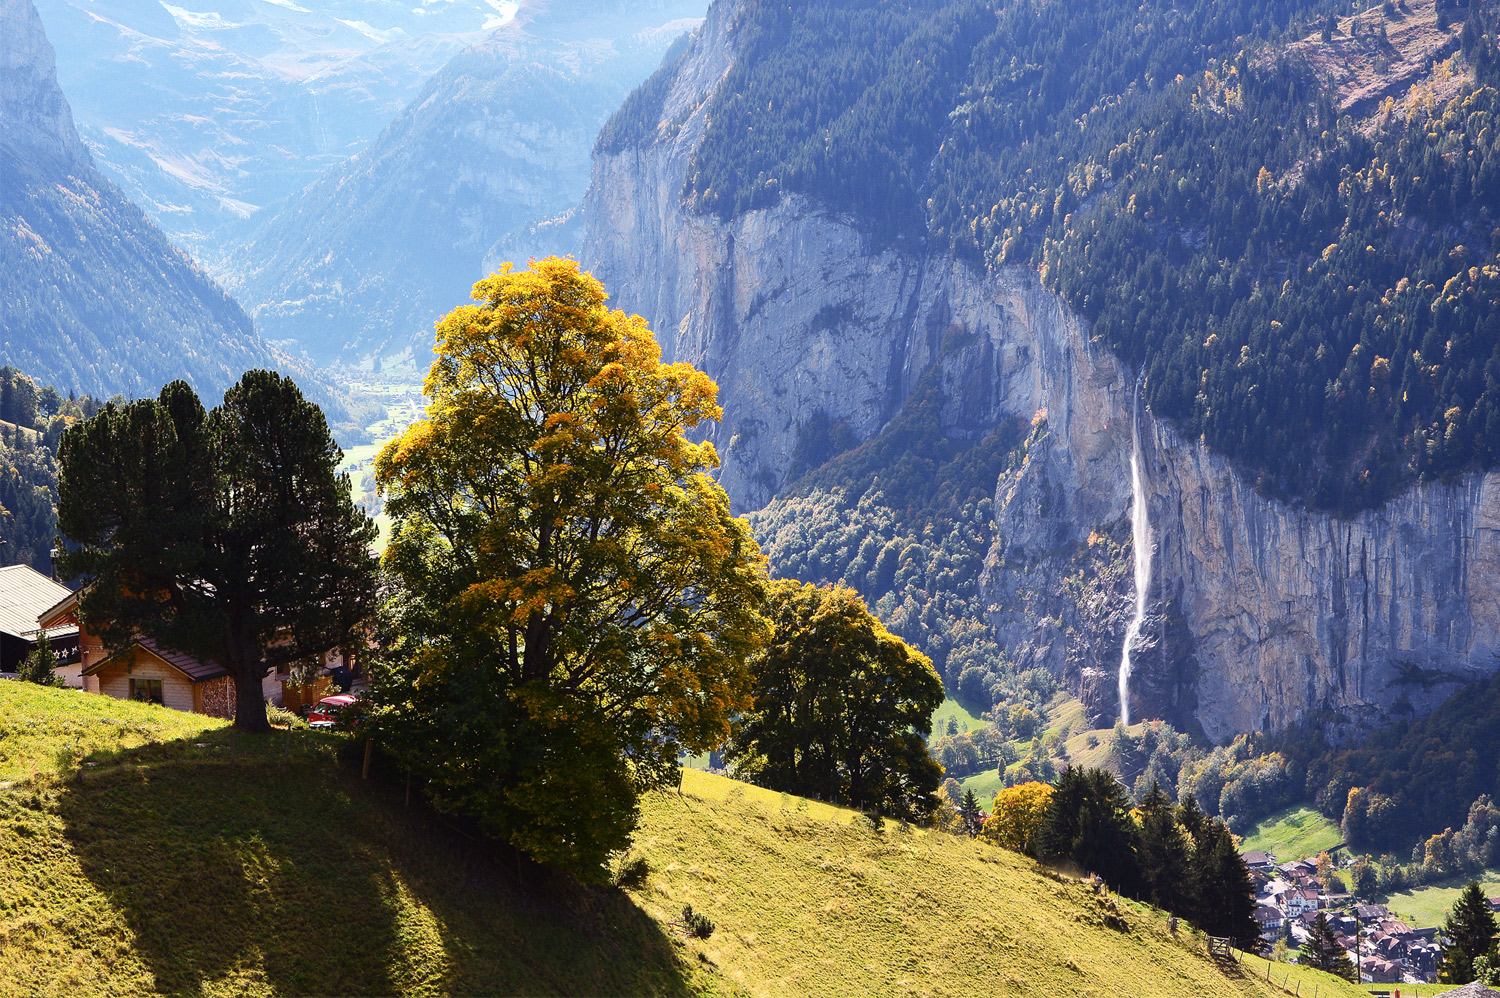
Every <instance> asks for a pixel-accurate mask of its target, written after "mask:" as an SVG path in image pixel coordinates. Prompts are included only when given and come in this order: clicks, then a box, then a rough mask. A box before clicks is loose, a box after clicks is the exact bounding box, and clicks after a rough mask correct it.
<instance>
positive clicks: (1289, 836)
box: [1240, 804, 1344, 863]
mask: <svg viewBox="0 0 1500 998" xmlns="http://www.w3.org/2000/svg"><path fill="white" fill-rule="evenodd" d="M1343 843H1344V836H1343V833H1341V832H1340V831H1339V826H1338V825H1335V824H1334V823H1333V822H1332V821H1329V820H1328V819H1327V818H1325V817H1323V815H1322V814H1320V813H1319V812H1318V811H1317V810H1315V809H1313V808H1311V807H1307V806H1306V805H1302V804H1296V805H1293V806H1291V807H1287V808H1283V809H1282V810H1280V811H1277V812H1276V813H1275V814H1272V815H1270V816H1268V817H1267V818H1266V819H1265V820H1263V821H1261V822H1259V823H1257V824H1256V825H1255V826H1254V827H1253V828H1251V829H1250V831H1249V832H1248V833H1247V834H1246V835H1245V840H1244V842H1243V843H1242V844H1241V846H1240V849H1241V851H1244V852H1251V851H1256V850H1259V851H1261V852H1269V853H1273V854H1274V855H1275V856H1276V859H1277V860H1278V861H1280V862H1282V863H1288V862H1291V861H1292V860H1297V859H1306V858H1308V857H1316V856H1317V855H1318V854H1319V853H1321V852H1323V851H1324V850H1330V851H1331V850H1333V849H1335V848H1337V847H1338V846H1341V845H1343Z"/></svg>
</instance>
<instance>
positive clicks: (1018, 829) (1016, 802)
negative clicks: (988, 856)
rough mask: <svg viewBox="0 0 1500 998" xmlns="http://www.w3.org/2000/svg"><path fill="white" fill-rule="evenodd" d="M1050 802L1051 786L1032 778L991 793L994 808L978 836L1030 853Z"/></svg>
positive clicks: (999, 844)
mask: <svg viewBox="0 0 1500 998" xmlns="http://www.w3.org/2000/svg"><path fill="white" fill-rule="evenodd" d="M1051 803H1052V787H1051V786H1050V785H1048V784H1046V783H1038V782H1036V781H1032V782H1030V783H1018V784H1016V785H1015V786H1013V787H1006V788H1005V789H1004V790H1001V791H1000V792H999V793H997V794H995V804H994V808H993V810H992V812H991V814H990V816H989V817H988V818H986V819H985V820H984V827H983V828H981V829H980V831H979V837H980V838H981V839H983V840H984V841H985V842H989V843H991V844H993V845H997V846H1001V847H1003V848H1006V849H1011V850H1014V851H1016V852H1024V853H1029V852H1031V847H1032V843H1033V842H1034V841H1035V840H1036V833H1037V831H1038V830H1039V829H1040V828H1041V827H1042V822H1043V821H1044V820H1045V819H1046V817H1047V807H1048V805H1050V804H1051Z"/></svg>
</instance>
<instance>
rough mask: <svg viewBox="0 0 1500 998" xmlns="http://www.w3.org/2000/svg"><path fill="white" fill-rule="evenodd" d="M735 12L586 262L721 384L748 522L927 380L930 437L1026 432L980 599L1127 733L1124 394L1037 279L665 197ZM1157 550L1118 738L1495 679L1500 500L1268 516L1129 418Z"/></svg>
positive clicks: (1424, 489)
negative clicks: (1008, 425) (801, 469)
mask: <svg viewBox="0 0 1500 998" xmlns="http://www.w3.org/2000/svg"><path fill="white" fill-rule="evenodd" d="M735 9H736V8H735V5H734V4H732V3H727V2H721V3H719V4H717V5H716V6H715V7H714V8H713V9H712V10H711V11H710V13H709V17H708V19H707V21H706V22H705V23H704V25H703V27H702V28H701V29H700V32H699V34H698V37H697V38H696V40H695V42H694V44H693V45H692V47H691V48H690V49H689V51H688V53H687V55H686V56H685V57H684V58H683V60H682V61H681V63H680V65H679V67H678V69H677V72H676V75H675V78H674V80H673V82H672V85H671V87H670V88H669V89H668V90H667V95H666V97H665V100H664V101H663V103H662V107H661V112H660V121H659V122H658V124H657V127H656V130H655V140H654V141H652V142H651V143H650V144H648V145H635V146H632V147H629V148H625V149H622V150H619V151H614V152H611V153H609V154H607V155H599V156H596V159H595V163H594V173H593V182H592V186H591V188H590V192H589V195H588V198H587V200H586V202H585V218H586V225H587V230H586V235H585V249H584V261H585V264H586V265H587V266H588V267H590V268H591V269H592V270H593V271H594V272H595V273H596V274H597V275H598V276H599V277H600V278H601V279H602V280H603V281H604V282H605V284H606V286H607V287H608V288H609V289H610V290H611V292H612V293H613V294H614V296H615V304H616V305H617V306H619V307H622V308H624V309H626V310H627V311H631V312H637V313H639V314H641V315H643V316H644V317H646V318H647V319H648V320H649V321H650V322H651V324H652V326H653V328H654V329H655V330H656V332H657V335H658V337H659V339H660V340H661V341H662V344H663V351H664V353H665V354H667V355H668V356H669V357H672V358H675V359H677V360H682V361H688V362H690V363H692V364H694V365H695V366H698V367H700V368H702V369H704V370H706V371H707V372H708V373H709V374H710V375H711V376H713V377H714V378H715V379H716V380H717V381H718V383H719V386H720V402H721V404H722V405H723V407H724V420H723V423H722V424H721V425H720V426H718V427H716V428H714V429H711V430H710V431H709V433H710V436H711V438H712V439H714V441H715V443H716V444H717V445H718V448H719V451H720V454H721V457H722V460H723V468H722V472H721V481H722V483H723V484H724V486H725V488H726V489H727V490H728V492H729V494H730V497H731V499H732V501H733V502H734V504H735V506H736V508H737V509H739V510H742V511H746V510H753V509H756V508H759V507H760V506H762V505H763V504H765V503H766V502H767V501H768V500H769V499H770V498H771V497H772V496H774V495H775V494H776V493H777V491H778V490H779V489H781V488H782V487H783V486H784V485H785V484H786V481H787V477H788V474H789V472H790V471H791V470H792V464H793V459H794V454H795V453H797V452H798V444H799V441H800V440H801V437H802V435H803V434H804V433H806V432H807V431H808V428H809V427H810V426H812V425H814V424H815V423H816V424H817V425H820V426H826V425H828V424H830V423H838V424H842V425H843V426H844V427H846V428H847V429H848V430H849V431H850V432H851V433H852V436H853V437H854V438H856V439H861V440H862V439H867V438H869V437H871V436H873V435H875V434H876V433H878V432H879V431H880V429H881V427H882V426H883V425H884V424H885V423H886V422H887V421H888V420H889V419H890V418H891V416H892V415H893V414H894V413H895V412H896V411H898V410H899V409H900V407H901V405H902V403H903V402H904V401H905V400H906V398H907V397H908V395H909V393H910V392H911V391H912V390H913V388H914V387H915V384H916V381H917V379H918V378H919V377H920V376H921V375H923V374H924V372H927V371H929V370H931V369H932V368H933V367H934V366H936V367H937V368H938V370H939V372H940V377H941V379H942V382H943V392H942V397H943V398H944V400H945V408H944V411H943V416H942V422H943V427H944V430H945V432H947V433H948V434H950V435H956V436H959V437H964V436H969V437H974V438H977V437H979V436H980V435H982V434H984V433H986V432H988V431H989V430H990V429H991V428H993V427H995V426H997V425H999V424H1000V422H1001V421H1003V420H1007V419H1014V418H1015V417H1018V416H1019V417H1022V418H1025V419H1028V420H1031V421H1032V426H1033V430H1032V433H1031V436H1030V438H1029V439H1028V440H1027V442H1026V445H1025V451H1024V459H1023V460H1022V461H1021V462H1020V463H1019V465H1018V466H1017V467H1015V468H1014V469H1013V470H1012V471H1010V472H1007V473H1006V474H1005V475H1004V476H1002V477H1001V479H1000V481H999V482H998V483H997V488H996V495H995V516H996V524H995V528H996V531H995V532H996V540H995V543H994V547H993V550H992V551H991V554H990V557H989V559H988V563H987V566H986V568H985V573H984V578H983V580H982V585H983V591H984V594H985V599H986V601H987V603H988V605H989V607H990V610H989V623H990V624H991V625H992V627H993V629H994V631H995V633H996V636H997V640H998V642H999V644H1000V646H1001V647H1002V648H1003V649H1005V651H1006V652H1007V654H1008V655H1009V656H1010V657H1011V659H1012V660H1013V661H1015V662H1016V663H1017V664H1019V665H1022V666H1027V665H1041V666H1045V667H1046V668H1048V669H1050V670H1051V671H1053V672H1054V673H1056V674H1058V675H1060V676H1063V677H1064V678H1066V680H1067V681H1068V682H1069V684H1070V685H1072V687H1073V688H1074V689H1075V690H1077V691H1078V692H1079V693H1080V694H1081V695H1082V696H1083V698H1084V701H1085V703H1086V705H1088V707H1089V709H1090V711H1091V713H1092V714H1093V715H1094V716H1095V718H1096V719H1098V720H1109V719H1112V718H1113V717H1114V716H1115V715H1117V714H1118V711H1119V697H1118V693H1117V692H1116V686H1115V684H1116V677H1117V675H1118V668H1119V660H1120V651H1121V644H1122V642H1123V638H1124V633H1125V629H1126V624H1127V622H1128V620H1129V617H1130V614H1131V608H1132V607H1131V604H1132V601H1133V599H1134V593H1133V589H1134V583H1133V580H1132V577H1131V572H1130V568H1129V560H1130V551H1131V548H1130V545H1131V544H1132V538H1131V536H1130V521H1129V513H1130V474H1129V459H1130V448H1131V430H1130V418H1131V412H1130V409H1131V398H1132V394H1133V392H1132V388H1133V381H1132V375H1131V374H1130V373H1129V372H1128V371H1127V370H1126V369H1125V367H1124V366H1123V365H1122V364H1121V363H1120V362H1119V361H1118V359H1116V358H1115V357H1114V356H1113V355H1112V354H1110V353H1109V352H1108V351H1107V350H1106V349H1104V348H1103V347H1102V346H1100V345H1098V344H1096V343H1094V342H1092V340H1091V338H1090V336H1089V332H1088V329H1087V328H1086V325H1085V323H1084V322H1083V321H1082V320H1081V319H1080V318H1079V317H1078V316H1076V315H1074V314H1073V313H1071V312H1070V311H1069V309H1068V308H1067V307H1066V305H1065V304H1064V303H1063V302H1062V301H1061V300H1060V299H1059V298H1057V297H1056V296H1055V295H1053V294H1052V293H1050V292H1049V291H1047V290H1046V289H1045V288H1043V287H1042V286H1041V285H1040V284H1039V282H1038V280H1037V279H1036V276H1035V275H1034V274H1031V273H1029V272H1025V271H1021V270H1016V269H1010V270H1003V271H1001V272H999V273H994V274H982V273H979V272H977V271H975V270H973V269H971V268H970V267H968V266H967V265H965V264H963V263H961V262H958V261H955V260H953V259H951V258H948V257H946V256H944V255H941V254H932V253H915V252H911V251H903V250H898V249H895V248H888V247H881V246H876V245H872V244H871V243H870V242H869V240H868V239H867V238H866V237H865V236H863V235H862V234H861V232H860V230H858V229H857V228H855V227H854V226H852V225H851V224H849V223H848V222H847V221H845V220H842V219H839V218H834V217H831V216H830V215H829V214H827V213H825V212H823V211H820V210H819V208H818V207H817V206H816V205H813V204H810V203H808V202H806V201H804V200H800V199H797V198H793V197H783V198H782V199H781V201H780V203H779V204H777V205H776V206H774V207H771V208H767V209H763V210H757V211H753V212H750V213H747V214H744V215H741V216H739V217H737V218H735V219H733V220H730V221H723V220H720V219H718V218H715V217H712V216H704V215H699V214H695V213H693V212H691V211H690V210H688V209H687V208H685V207H684V206H683V204H682V203H681V192H682V191H683V189H684V181H685V178H686V176H687V171H688V170H689V169H690V165H691V161H692V153H693V149H694V148H695V146H696V144H697V142H698V141H699V140H700V138H701V136H702V134H703V128H704V124H705V116H706V111H705V106H706V104H707V102H708V100H709V98H710V97H711V95H712V93H713V91H714V88H715V87H717V86H718V85H719V84H720V83H721V81H722V80H723V79H724V76H725V73H726V71H727V70H728V69H729V67H730V66H731V65H732V63H733V60H734V59H735V57H736V51H737V37H736V31H735V16H734V15H735ZM1141 419H1142V426H1141V435H1142V450H1143V457H1144V460H1145V469H1146V480H1147V481H1146V491H1147V496H1148V503H1149V508H1150V513H1151V522H1152V526H1153V529H1154V535H1155V540H1156V544H1157V553H1156V558H1155V562H1154V569H1155V570H1154V573H1153V581H1152V586H1151V590H1150V595H1149V612H1148V614H1147V618H1146V621H1145V626H1144V627H1143V628H1142V630H1141V634H1140V638H1139V643H1138V645H1137V646H1136V649H1135V659H1136V673H1135V678H1134V681H1133V684H1132V688H1131V696H1132V705H1133V710H1132V713H1133V715H1135V716H1138V717H1147V716H1150V717H1164V718H1168V719H1170V720H1172V721H1174V723H1176V724H1178V725H1179V726H1182V727H1185V728H1189V729H1198V730H1201V731H1202V732H1203V733H1204V734H1206V735H1207V736H1208V737H1210V738H1212V739H1214V740H1216V741H1223V740H1226V739H1228V738H1230V737H1232V736H1233V735H1234V734H1236V733H1239V732H1244V731H1252V730H1261V729H1272V728H1279V727H1283V726H1285V725H1288V724H1290V723H1292V722H1295V721H1298V720H1299V719H1303V718H1311V719H1315V720H1317V721H1319V722H1320V723H1323V724H1325V726H1326V727H1327V729H1328V730H1329V731H1330V732H1332V733H1334V734H1336V735H1337V734H1346V733H1349V732H1352V731H1354V730H1358V729H1359V728H1361V727H1363V726H1367V725H1369V724H1372V723H1374V722H1376V721H1377V720H1379V719H1382V718H1388V717H1393V716H1399V715H1400V714H1402V713H1406V712H1411V711H1416V712H1421V711H1423V710H1426V709H1429V708H1430V707H1432V706H1433V705H1435V704H1436V703H1437V702H1438V701H1439V700H1440V699H1442V698H1443V697H1444V696H1446V695H1447V694H1449V693H1451V692H1452V690H1453V689H1454V688H1455V686H1456V684H1458V683H1460V682H1462V681H1464V680H1466V679H1468V678H1472V677H1473V676H1476V675H1479V674H1484V673H1488V672H1491V671H1493V670H1494V669H1495V668H1496V667H1497V660H1496V655H1497V654H1500V476H1497V475H1490V476H1474V477H1471V478H1469V479H1466V480H1464V481H1462V482H1458V483H1453V484H1447V485H1442V484H1436V483H1433V484H1427V485H1423V486H1420V487H1418V488H1417V489H1415V490H1413V491H1412V492H1410V493H1409V494H1407V495H1406V496H1404V497H1402V498H1401V499H1398V500H1396V501H1395V502H1392V503H1391V504H1389V505H1387V506H1386V507H1384V508H1382V509H1379V510H1375V511H1371V512H1369V513H1366V514H1364V515H1361V516H1359V517H1356V518H1353V519H1348V520H1339V519H1334V518H1331V517H1327V516H1321V515H1316V514H1311V513H1308V512H1307V511H1305V510H1302V509H1299V508H1297V507H1293V506H1288V505H1286V504H1283V503H1279V502H1276V501H1273V500H1269V499H1266V498H1264V497H1262V496H1260V495H1257V494H1256V493H1255V491H1254V489H1253V488H1252V487H1251V486H1250V485H1249V484H1248V483H1246V482H1245V481H1243V480H1242V479H1241V478H1240V477H1239V476H1238V475H1237V474H1236V473H1235V471H1234V469H1233V468H1231V467H1230V466H1229V465H1228V464H1227V463H1226V462H1225V461H1223V460H1222V459H1220V458H1218V457H1216V456H1214V455H1211V454H1209V453H1208V452H1207V451H1206V450H1205V449H1204V448H1203V446H1202V445H1201V444H1198V443H1196V442H1190V441H1184V440H1182V439H1180V438H1178V436H1177V435H1176V434H1175V433H1174V432H1173V430H1172V429H1171V428H1170V427H1169V426H1166V425H1164V424H1162V423H1159V422H1157V421H1156V420H1155V419H1154V418H1152V416H1151V414H1150V413H1149V412H1146V413H1143V414H1142V416H1141Z"/></svg>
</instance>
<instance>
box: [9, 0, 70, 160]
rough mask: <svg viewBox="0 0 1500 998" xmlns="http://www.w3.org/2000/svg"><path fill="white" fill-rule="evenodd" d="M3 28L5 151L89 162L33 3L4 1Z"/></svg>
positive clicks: (21, 0) (30, 0)
mask: <svg viewBox="0 0 1500 998" xmlns="http://www.w3.org/2000/svg"><path fill="white" fill-rule="evenodd" d="M0 25H4V26H5V30H4V31H3V32H0V132H3V133H4V135H5V143H6V145H8V146H12V147H14V148H16V149H23V150H25V151H26V152H27V153H29V154H30V155H32V156H46V157H54V158H58V159H62V160H64V161H67V162H75V161H79V160H86V159H87V158H88V153H86V152H85V151H84V148H83V143H82V142H80V141H79V139H78V131H77V129H75V128H74V127H73V113H72V111H71V110H70V109H69V107H68V101H67V98H65V97H64V96H63V92H62V88H61V87H59V86H58V85H57V63H56V59H55V58H54V53H53V51H52V43H51V42H49V41H47V35H46V33H45V32H44V31H43V30H42V19H41V17H39V16H38V15H37V12H36V7H34V6H33V5H32V0H0Z"/></svg>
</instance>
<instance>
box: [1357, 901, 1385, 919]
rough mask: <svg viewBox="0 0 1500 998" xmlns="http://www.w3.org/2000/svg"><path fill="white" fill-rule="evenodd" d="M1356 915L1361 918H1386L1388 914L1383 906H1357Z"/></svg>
mask: <svg viewBox="0 0 1500 998" xmlns="http://www.w3.org/2000/svg"><path fill="white" fill-rule="evenodd" d="M1354 914H1355V915H1357V916H1359V917H1360V918H1381V919H1383V918H1385V916H1386V915H1387V914H1388V912H1387V911H1386V908H1385V905H1383V904H1357V905H1355V906H1354Z"/></svg>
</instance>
